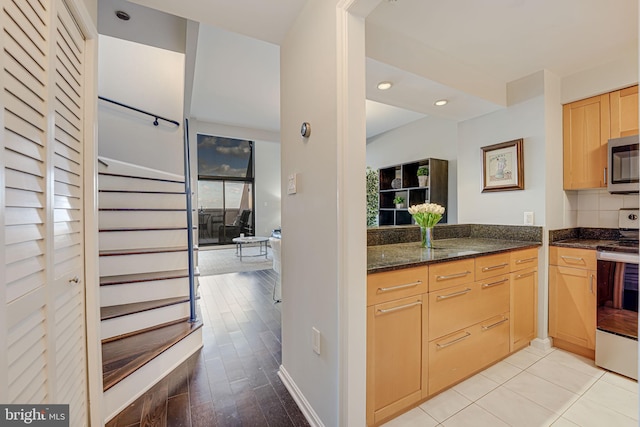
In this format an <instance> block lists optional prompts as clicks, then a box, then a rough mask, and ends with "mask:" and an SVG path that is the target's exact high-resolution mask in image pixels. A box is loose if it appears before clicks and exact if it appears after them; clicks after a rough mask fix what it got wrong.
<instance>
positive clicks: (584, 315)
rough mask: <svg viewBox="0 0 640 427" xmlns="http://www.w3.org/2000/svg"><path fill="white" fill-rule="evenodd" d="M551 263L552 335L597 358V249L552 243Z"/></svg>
mask: <svg viewBox="0 0 640 427" xmlns="http://www.w3.org/2000/svg"><path fill="white" fill-rule="evenodd" d="M549 263H550V264H551V265H550V266H549V335H550V336H552V337H553V338H554V345H555V346H556V347H559V348H563V349H566V350H569V351H572V352H574V353H578V354H582V355H584V356H588V357H591V358H593V356H594V355H593V350H594V348H595V334H596V283H597V282H596V280H597V277H596V254H595V251H593V250H587V249H575V248H563V247H556V246H551V247H550V248H549Z"/></svg>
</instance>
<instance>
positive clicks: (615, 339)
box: [596, 251, 638, 379]
mask: <svg viewBox="0 0 640 427" xmlns="http://www.w3.org/2000/svg"><path fill="white" fill-rule="evenodd" d="M597 301H598V302H597V330H596V365H598V366H601V367H603V368H605V369H608V370H610V371H614V372H618V373H619V374H622V375H626V376H628V377H631V378H634V379H638V254H630V253H620V252H605V251H599V252H598V287H597Z"/></svg>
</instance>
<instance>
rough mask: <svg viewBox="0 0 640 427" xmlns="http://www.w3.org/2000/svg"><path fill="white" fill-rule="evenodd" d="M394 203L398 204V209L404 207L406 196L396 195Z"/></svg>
mask: <svg viewBox="0 0 640 427" xmlns="http://www.w3.org/2000/svg"><path fill="white" fill-rule="evenodd" d="M393 203H395V204H396V209H402V208H404V197H400V196H396V198H395V199H393Z"/></svg>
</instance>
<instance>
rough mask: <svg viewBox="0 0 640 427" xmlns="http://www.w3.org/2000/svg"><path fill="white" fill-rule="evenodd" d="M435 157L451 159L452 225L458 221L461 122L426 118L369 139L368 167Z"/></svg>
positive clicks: (449, 207) (448, 212) (450, 206)
mask: <svg viewBox="0 0 640 427" xmlns="http://www.w3.org/2000/svg"><path fill="white" fill-rule="evenodd" d="M428 157H434V158H437V159H443V160H448V161H449V206H448V207H447V220H448V223H449V224H456V223H457V222H458V167H457V166H458V123H457V122H455V121H453V120H447V119H440V118H437V117H425V118H424V119H420V120H416V121H415V122H411V123H409V124H406V125H404V126H401V127H399V128H396V129H393V130H390V131H388V132H385V133H383V134H380V135H376V136H374V137H371V138H369V139H368V140H367V166H371V167H372V168H374V169H379V168H381V167H385V166H391V165H395V164H399V163H406V162H411V161H415V160H419V159H425V158H428Z"/></svg>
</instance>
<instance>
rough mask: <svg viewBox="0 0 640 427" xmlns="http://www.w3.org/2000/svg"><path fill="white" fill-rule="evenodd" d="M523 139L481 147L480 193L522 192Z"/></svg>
mask: <svg viewBox="0 0 640 427" xmlns="http://www.w3.org/2000/svg"><path fill="white" fill-rule="evenodd" d="M523 141H524V140H523V139H522V138H520V139H514V140H512V141H507V142H502V143H500V144H494V145H488V146H486V147H482V148H481V150H482V192H483V193H487V192H491V191H512V190H524V157H523V149H522V146H523Z"/></svg>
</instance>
